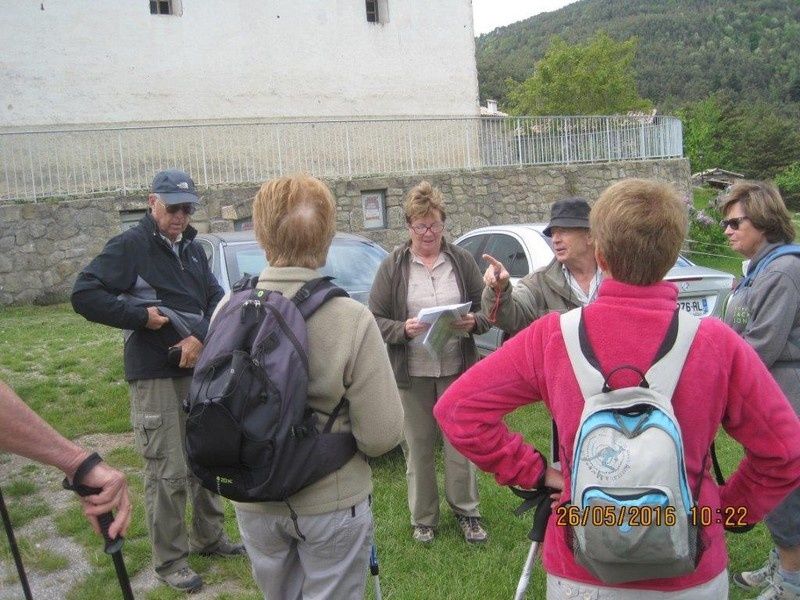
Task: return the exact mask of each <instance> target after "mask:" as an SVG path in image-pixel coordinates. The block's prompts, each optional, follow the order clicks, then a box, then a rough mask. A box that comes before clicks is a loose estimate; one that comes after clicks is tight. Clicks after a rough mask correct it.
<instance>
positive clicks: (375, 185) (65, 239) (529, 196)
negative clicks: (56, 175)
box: [0, 159, 691, 305]
mask: <svg viewBox="0 0 800 600" xmlns="http://www.w3.org/2000/svg"><path fill="white" fill-rule="evenodd" d="M689 176H690V173H689V163H688V161H687V160H685V159H675V160H664V161H641V162H616V163H605V164H591V165H566V166H565V165H558V166H547V167H513V168H508V169H486V170H482V171H454V172H436V173H428V174H425V175H424V176H421V175H414V176H411V175H409V176H402V177H400V176H391V177H362V178H358V179H333V180H328V181H327V183H328V184H329V185H330V187H331V189H332V190H333V192H334V195H335V196H336V199H337V204H338V213H337V228H338V229H339V230H340V231H352V232H355V233H360V234H362V235H365V236H366V237H369V238H371V239H373V240H375V241H376V242H378V243H379V244H381V245H382V246H384V247H385V248H386V249H387V250H388V249H391V248H392V247H393V246H395V245H396V244H398V243H400V242H402V241H404V240H406V239H407V233H406V231H405V219H404V217H403V209H402V203H403V195H404V194H405V192H406V191H407V190H408V189H409V188H411V187H412V186H414V185H415V184H417V183H418V182H419V181H420V180H422V179H427V180H428V181H430V182H431V183H432V184H433V185H435V186H437V187H439V188H440V189H441V190H442V193H443V194H444V197H445V206H446V209H447V226H448V229H447V236H448V238H450V239H454V238H456V237H458V236H459V235H461V234H462V233H465V232H466V231H469V230H470V229H474V228H476V227H483V226H485V225H495V224H503V223H525V222H529V221H546V220H547V218H548V215H549V206H550V204H551V203H552V202H554V201H555V200H557V199H559V198H563V197H565V196H583V197H585V198H587V199H589V200H590V201H592V200H594V199H595V198H597V196H598V194H599V193H600V192H601V191H602V190H603V189H604V188H606V187H607V186H608V185H609V184H611V183H613V182H614V181H617V180H619V179H624V178H626V177H646V178H654V179H660V180H663V181H669V182H671V183H673V184H674V185H675V186H676V187H677V188H678V190H679V191H680V193H681V195H684V196H689V195H690V194H691V189H690V184H689ZM257 189H258V188H257V186H243V187H226V188H215V189H210V190H205V191H203V192H202V199H203V204H204V206H203V208H202V209H201V210H199V211H198V212H197V213H196V214H195V216H194V218H193V223H194V225H195V226H196V227H197V228H198V229H199V230H200V231H232V230H233V227H234V225H233V224H234V222H235V221H237V220H239V219H244V218H247V217H249V216H250V203H251V201H252V198H253V195H254V194H255V192H256V190H257ZM367 190H385V195H386V213H387V224H388V227H387V228H386V229H381V230H367V231H365V230H364V228H363V222H364V216H363V210H362V205H361V193H362V191H367ZM145 206H146V194H140V195H138V196H125V197H105V198H93V199H80V200H68V201H60V202H53V203H49V202H40V203H35V204H10V205H5V206H0V305H9V304H18V303H31V302H32V303H50V302H55V301H60V300H64V299H66V298H67V297H68V295H69V292H70V290H71V288H72V284H73V282H74V280H75V276H76V275H77V273H78V271H79V270H80V269H81V268H82V267H83V266H84V265H85V264H86V263H88V262H89V261H90V260H91V258H92V257H93V256H94V255H95V254H97V253H98V252H99V251H100V250H101V249H102V247H103V244H104V243H105V241H106V240H107V239H108V238H110V237H111V236H113V235H115V234H117V233H119V232H120V231H121V229H122V225H121V221H120V213H121V212H122V211H129V210H138V209H143V208H144V207H145Z"/></svg>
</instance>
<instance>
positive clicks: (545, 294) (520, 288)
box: [481, 258, 582, 335]
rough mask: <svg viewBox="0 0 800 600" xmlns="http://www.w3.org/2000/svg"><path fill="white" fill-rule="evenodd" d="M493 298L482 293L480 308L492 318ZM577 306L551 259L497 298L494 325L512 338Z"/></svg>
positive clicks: (491, 293) (488, 292)
mask: <svg viewBox="0 0 800 600" xmlns="http://www.w3.org/2000/svg"><path fill="white" fill-rule="evenodd" d="M496 298H497V295H496V294H495V291H494V289H492V288H490V287H487V288H485V289H484V290H483V297H482V298H481V306H483V312H484V313H485V314H487V315H489V314H491V311H492V308H493V306H494V304H495V300H496ZM579 306H582V303H581V302H580V301H579V300H578V299H577V298H576V297H575V293H574V292H573V291H572V288H571V287H570V285H569V283H567V279H566V277H564V272H563V271H562V269H561V263H560V262H558V261H557V260H556V259H555V258H554V259H553V260H552V261H550V264H549V265H547V266H546V267H542V268H541V269H538V270H536V271H534V272H533V273H530V274H528V275H526V276H525V277H523V278H522V279H520V280H519V281H518V282H517V285H515V286H514V287H513V288H512V287H511V286H510V285H509V286H506V289H505V290H503V292H501V294H500V304H499V306H498V307H497V313H496V314H495V319H496V323H495V325H497V327H499V328H500V329H502V330H503V331H505V332H506V333H508V334H509V335H514V334H515V333H517V332H519V331H521V330H523V329H525V328H526V327H527V326H528V325H530V324H531V323H533V321H535V320H536V319H538V318H539V317H541V316H543V315H546V314H547V313H549V312H559V313H564V312H567V311H568V310H572V309H573V308H577V307H579Z"/></svg>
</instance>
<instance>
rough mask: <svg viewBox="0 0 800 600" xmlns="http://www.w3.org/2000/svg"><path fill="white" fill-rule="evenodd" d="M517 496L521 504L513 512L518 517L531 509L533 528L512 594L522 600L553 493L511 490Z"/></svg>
mask: <svg viewBox="0 0 800 600" xmlns="http://www.w3.org/2000/svg"><path fill="white" fill-rule="evenodd" d="M511 491H512V492H514V493H515V494H516V495H517V496H519V497H520V498H522V499H523V500H524V501H523V503H522V504H521V505H520V506H519V508H517V510H515V511H514V514H515V515H517V516H520V515H521V514H523V513H525V512H527V511H529V510H531V509H533V527H531V530H530V532H529V533H528V539H529V540H531V547H530V549H529V550H528V556H527V558H526V559H525V565H524V566H523V567H522V575H520V578H519V582H518V583H517V591H516V592H515V594H514V600H523V599H524V598H525V592H527V591H528V584H529V583H530V580H531V573H533V565H534V563H535V562H536V554H537V553H538V552H539V546H540V545H541V543H542V542H543V541H544V532H545V530H546V529H547V520H548V519H549V518H550V512H551V510H552V509H551V507H550V502H551V499H550V494H552V493H554V492H555V491H556V490H553V489H551V488H548V487H543V488H539V489H538V490H521V489H519V488H513V487H512V488H511Z"/></svg>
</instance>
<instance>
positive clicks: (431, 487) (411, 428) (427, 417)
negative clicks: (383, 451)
mask: <svg viewBox="0 0 800 600" xmlns="http://www.w3.org/2000/svg"><path fill="white" fill-rule="evenodd" d="M457 377H458V376H457V375H452V376H449V377H412V378H411V386H410V387H408V388H405V389H401V390H400V399H401V400H402V402H403V411H404V412H405V420H404V431H405V440H404V442H403V444H402V448H403V453H404V454H405V457H406V481H407V482H408V508H409V510H410V511H411V524H412V525H427V526H429V527H436V526H438V525H439V490H438V485H437V482H436V462H435V458H434V456H435V454H434V452H435V449H436V445H437V444H438V442H439V440H440V439H441V438H442V432H441V431H440V430H439V425H438V424H437V423H436V419H434V418H433V406H434V404H436V401H437V400H438V399H439V397H440V396H441V395H442V394H443V393H444V391H445V390H446V389H447V387H448V386H449V385H450V384H451V383H453V381H455V380H456V378H457ZM444 490H445V498H446V499H447V503H448V504H449V505H450V508H452V509H453V511H454V512H456V513H459V514H462V515H466V516H468V517H477V516H480V515H479V512H478V479H477V475H476V468H475V465H473V464H472V463H471V462H469V460H467V459H466V458H464V457H463V456H462V455H461V454H459V453H458V452H457V451H456V450H455V448H453V447H452V446H451V445H450V443H449V442H448V441H447V440H444Z"/></svg>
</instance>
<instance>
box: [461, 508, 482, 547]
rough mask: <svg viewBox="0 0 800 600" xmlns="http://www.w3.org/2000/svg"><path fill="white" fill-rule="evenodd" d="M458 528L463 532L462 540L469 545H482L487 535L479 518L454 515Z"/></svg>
mask: <svg viewBox="0 0 800 600" xmlns="http://www.w3.org/2000/svg"><path fill="white" fill-rule="evenodd" d="M456 521H458V526H459V527H461V531H463V532H464V539H465V540H466V541H467V543H469V544H482V543H484V542H485V541H486V540H487V539H488V537H489V534H488V533H486V530H485V529H484V528H483V525H481V518H480V517H467V516H466V515H456Z"/></svg>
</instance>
